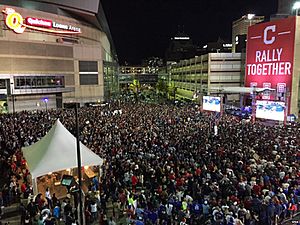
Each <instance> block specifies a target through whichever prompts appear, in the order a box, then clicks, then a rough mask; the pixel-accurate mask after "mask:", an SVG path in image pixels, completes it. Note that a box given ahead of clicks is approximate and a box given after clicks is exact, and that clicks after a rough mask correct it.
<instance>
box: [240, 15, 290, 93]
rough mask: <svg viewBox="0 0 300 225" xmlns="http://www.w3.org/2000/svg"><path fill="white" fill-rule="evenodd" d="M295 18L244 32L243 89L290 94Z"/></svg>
mask: <svg viewBox="0 0 300 225" xmlns="http://www.w3.org/2000/svg"><path fill="white" fill-rule="evenodd" d="M295 23H296V21H295V17H290V18H287V19H281V20H275V21H271V22H267V23H261V24H257V25H253V26H251V27H249V29H248V36H247V60H246V74H245V86H246V87H251V86H256V87H260V88H264V87H265V88H274V89H276V90H277V92H278V93H283V92H285V91H287V90H288V91H291V87H292V76H293V62H294V45H295Z"/></svg>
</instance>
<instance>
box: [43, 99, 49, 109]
mask: <svg viewBox="0 0 300 225" xmlns="http://www.w3.org/2000/svg"><path fill="white" fill-rule="evenodd" d="M48 100H49V99H48V98H44V99H43V101H44V102H45V106H46V112H47V111H48V108H47V105H48Z"/></svg>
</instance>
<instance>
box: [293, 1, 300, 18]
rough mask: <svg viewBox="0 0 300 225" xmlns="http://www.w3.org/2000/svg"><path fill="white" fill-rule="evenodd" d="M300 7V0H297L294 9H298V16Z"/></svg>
mask: <svg viewBox="0 0 300 225" xmlns="http://www.w3.org/2000/svg"><path fill="white" fill-rule="evenodd" d="M299 9H300V1H298V2H295V3H294V5H293V10H296V16H298V11H299Z"/></svg>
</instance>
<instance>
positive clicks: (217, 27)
mask: <svg viewBox="0 0 300 225" xmlns="http://www.w3.org/2000/svg"><path fill="white" fill-rule="evenodd" d="M102 5H103V8H104V12H105V14H106V18H107V21H108V24H109V27H110V31H111V34H112V38H113V41H114V44H115V47H116V50H117V54H118V58H119V62H120V64H121V65H123V64H124V62H125V61H126V62H128V63H129V64H130V65H138V64H140V63H141V60H142V59H145V58H147V57H151V56H158V57H164V54H165V51H166V49H167V47H168V45H169V42H170V38H171V37H173V36H174V35H175V34H176V33H177V32H178V29H179V27H180V30H182V29H184V31H185V33H186V34H187V35H189V36H190V37H191V38H192V40H193V43H194V44H196V45H199V46H202V45H205V44H206V43H207V42H214V41H217V39H218V37H221V38H222V39H224V40H226V41H228V42H229V43H230V42H231V26H232V21H234V20H236V19H238V18H240V17H241V16H243V15H245V14H247V13H255V14H256V15H264V16H266V17H267V18H269V16H270V15H272V14H275V13H276V11H277V0H102Z"/></svg>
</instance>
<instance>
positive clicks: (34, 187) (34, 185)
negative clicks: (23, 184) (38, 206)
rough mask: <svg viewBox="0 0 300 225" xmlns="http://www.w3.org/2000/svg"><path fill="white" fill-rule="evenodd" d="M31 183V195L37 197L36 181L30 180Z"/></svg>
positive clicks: (34, 179)
mask: <svg viewBox="0 0 300 225" xmlns="http://www.w3.org/2000/svg"><path fill="white" fill-rule="evenodd" d="M31 182H32V189H33V195H37V194H38V186H37V179H36V178H32V181H31Z"/></svg>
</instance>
